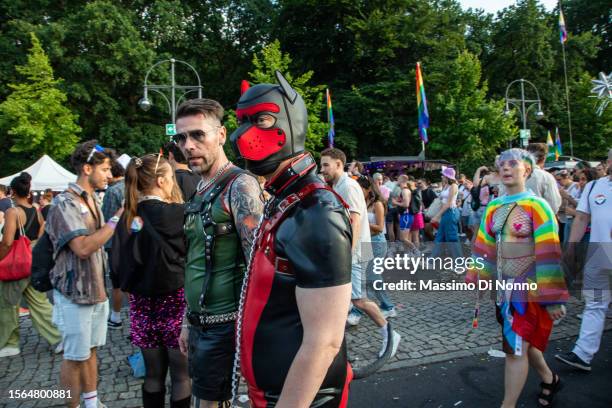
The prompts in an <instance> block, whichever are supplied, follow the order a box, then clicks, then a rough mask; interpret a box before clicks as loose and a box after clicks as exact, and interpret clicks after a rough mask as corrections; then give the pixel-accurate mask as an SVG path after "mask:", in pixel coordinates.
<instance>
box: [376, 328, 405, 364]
mask: <svg viewBox="0 0 612 408" xmlns="http://www.w3.org/2000/svg"><path fill="white" fill-rule="evenodd" d="M401 339H402V336H400V334H399V333H398V332H396V331H395V330H393V335H392V336H391V356H390V357H389V358H390V359H391V358H393V357H395V354H396V353H397V348H398V347H399V343H400V340H401ZM386 348H387V339H383V344H382V347H381V349H380V351H379V352H378V357H382V355H383V354H384V353H385V349H386Z"/></svg>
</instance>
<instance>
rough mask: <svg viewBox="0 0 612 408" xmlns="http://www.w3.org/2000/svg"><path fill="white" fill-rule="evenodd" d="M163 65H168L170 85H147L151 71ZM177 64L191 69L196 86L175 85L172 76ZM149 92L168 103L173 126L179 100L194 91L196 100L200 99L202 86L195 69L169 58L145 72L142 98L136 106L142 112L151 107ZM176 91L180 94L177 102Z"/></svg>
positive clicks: (183, 62)
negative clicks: (196, 95) (168, 94)
mask: <svg viewBox="0 0 612 408" xmlns="http://www.w3.org/2000/svg"><path fill="white" fill-rule="evenodd" d="M165 63H170V85H154V84H149V83H148V81H149V74H150V73H151V71H153V69H155V68H156V67H157V66H159V65H161V64H165ZM177 63H178V64H183V65H186V66H187V67H189V68H190V69H191V71H193V73H194V74H195V77H196V79H197V80H198V84H197V85H177V84H176V80H175V76H174V68H175V65H176V64H177ZM168 90H169V91H170V99H168V96H167V95H166V91H168ZM149 91H152V92H156V93H158V94H160V95H161V96H163V97H164V99H165V100H166V102H167V103H168V112H170V115H171V116H172V123H173V124H174V123H175V122H176V108H177V107H178V105H179V104H180V103H181V100H182V99H183V98H184V97H185V96H186V95H187V94H188V93H190V92H195V91H197V92H198V98H201V97H202V84H201V82H200V76H199V75H198V72H197V71H196V70H195V68H193V67H192V66H191V65H189V64H188V63H186V62H185V61H180V60H177V59H174V58H170V59H167V60H163V61H159V62H158V63H156V64H155V65H153V66H152V67H151V68H149V70H148V71H147V74H146V75H145V79H144V87H143V96H142V98H141V99H140V101H138V106H140V108H141V109H142V110H144V111H148V110H149V109H151V106H153V104H152V103H151V100H149ZM177 91H179V92H182V93H181V95H180V97H179V98H178V100H177V99H176V95H177Z"/></svg>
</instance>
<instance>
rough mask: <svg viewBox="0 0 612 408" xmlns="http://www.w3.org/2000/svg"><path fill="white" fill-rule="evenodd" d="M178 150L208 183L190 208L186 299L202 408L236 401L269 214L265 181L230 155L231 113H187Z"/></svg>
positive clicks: (196, 108) (210, 106)
mask: <svg viewBox="0 0 612 408" xmlns="http://www.w3.org/2000/svg"><path fill="white" fill-rule="evenodd" d="M176 117H177V120H176V128H177V131H178V133H177V134H176V135H175V136H174V142H175V143H176V144H177V145H178V147H179V148H180V149H181V151H182V152H183V154H184V156H185V158H186V159H187V160H188V162H189V166H190V168H191V170H192V171H193V172H194V173H196V174H198V175H199V176H200V177H201V180H200V182H199V184H198V186H197V191H196V193H195V195H194V196H193V197H192V198H191V200H190V201H189V202H188V203H187V204H186V206H185V236H186V239H187V259H186V262H185V297H186V300H187V306H188V307H187V309H188V312H187V314H186V316H185V318H184V319H183V330H182V332H181V336H180V339H179V346H180V348H181V351H182V352H183V353H187V352H189V375H190V376H191V378H192V393H193V395H194V396H195V398H196V407H199V408H208V407H210V408H213V407H214V408H216V407H217V406H218V404H219V403H221V402H222V401H227V400H229V399H230V398H231V379H232V366H233V361H234V341H235V329H234V328H235V320H236V314H237V313H236V312H237V310H238V305H239V300H240V290H241V287H242V280H243V277H244V271H245V265H246V262H247V259H248V258H249V255H250V251H251V245H252V242H253V234H254V230H255V229H256V227H257V225H258V223H259V220H260V218H261V214H262V211H263V201H262V199H261V189H260V187H259V183H258V182H257V180H256V179H255V178H254V177H253V176H252V175H250V174H248V173H246V172H245V171H244V170H241V169H239V168H238V167H236V166H234V165H233V164H232V163H231V162H230V161H229V160H228V159H227V156H226V155H225V152H224V151H223V145H224V144H225V141H226V129H225V127H224V126H223V123H222V120H223V108H222V107H221V105H220V104H219V103H218V102H216V101H214V100H211V99H191V100H188V101H186V102H184V103H183V104H181V106H179V108H178V111H177V114H176Z"/></svg>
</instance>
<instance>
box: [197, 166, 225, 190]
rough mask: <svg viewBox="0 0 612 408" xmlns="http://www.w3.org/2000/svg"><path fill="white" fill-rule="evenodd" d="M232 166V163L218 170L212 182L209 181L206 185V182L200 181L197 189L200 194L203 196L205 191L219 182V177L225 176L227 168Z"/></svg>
mask: <svg viewBox="0 0 612 408" xmlns="http://www.w3.org/2000/svg"><path fill="white" fill-rule="evenodd" d="M231 165H232V162H230V161H228V162H227V163H225V164H224V165H223V166H222V167H221V168H220V169H219V170H217V172H216V173H215V175H214V176H213V177H212V178H211V179H210V180H208V181H207V182H206V183H205V182H204V180H200V182H199V183H198V187H197V190H198V194H201V193H202V192H203V191H205V190H207V189H208V188H209V187H210V186H212V185H213V184H214V183H215V181H217V179H218V178H219V176H220V175H221V174H223V172H224V171H225V170H227V168H228V167H229V166H231Z"/></svg>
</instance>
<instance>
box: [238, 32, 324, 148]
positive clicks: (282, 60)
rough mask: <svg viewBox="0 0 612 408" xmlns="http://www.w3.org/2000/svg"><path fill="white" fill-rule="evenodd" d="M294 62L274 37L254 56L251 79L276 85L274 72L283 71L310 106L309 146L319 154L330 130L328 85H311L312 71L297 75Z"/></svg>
mask: <svg viewBox="0 0 612 408" xmlns="http://www.w3.org/2000/svg"><path fill="white" fill-rule="evenodd" d="M290 65H291V56H290V55H289V54H287V53H283V52H282V51H281V48H280V42H279V41H278V40H274V41H273V42H271V43H270V44H268V45H266V46H265V47H264V48H263V49H262V50H261V51H260V52H259V53H257V54H255V55H254V56H253V70H252V71H251V72H249V79H250V80H251V82H252V83H254V84H263V83H268V84H274V83H276V77H275V76H274V72H275V71H276V70H278V71H280V72H282V74H283V75H284V76H285V78H286V79H287V81H289V84H290V85H291V86H292V87H293V88H294V89H295V90H296V91H297V92H298V93H299V94H300V95H301V96H302V98H304V102H305V103H306V109H308V133H307V134H306V149H307V150H308V151H310V152H313V153H316V152H318V151H319V150H320V149H321V148H322V147H323V136H324V135H325V134H326V133H327V130H328V125H327V124H326V123H324V122H323V121H321V118H320V115H321V113H322V112H323V106H324V105H323V91H324V89H325V85H312V84H310V80H311V78H312V74H313V72H312V71H307V72H305V73H303V74H301V75H300V76H295V77H294V76H293V75H292V74H291V72H290V70H289V67H290Z"/></svg>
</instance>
